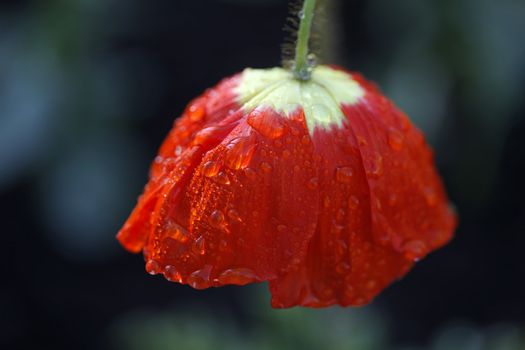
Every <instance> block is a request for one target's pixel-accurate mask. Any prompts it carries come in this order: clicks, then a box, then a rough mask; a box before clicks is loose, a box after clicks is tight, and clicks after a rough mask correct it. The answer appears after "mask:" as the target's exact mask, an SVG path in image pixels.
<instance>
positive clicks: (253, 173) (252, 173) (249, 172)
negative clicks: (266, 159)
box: [244, 168, 257, 180]
mask: <svg viewBox="0 0 525 350" xmlns="http://www.w3.org/2000/svg"><path fill="white" fill-rule="evenodd" d="M244 175H246V177H247V178H248V179H250V180H255V178H256V177H257V172H256V171H255V170H253V169H252V168H246V169H244Z"/></svg>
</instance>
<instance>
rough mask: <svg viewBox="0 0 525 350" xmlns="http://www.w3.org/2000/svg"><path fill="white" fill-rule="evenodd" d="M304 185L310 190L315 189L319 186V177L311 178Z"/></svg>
mask: <svg viewBox="0 0 525 350" xmlns="http://www.w3.org/2000/svg"><path fill="white" fill-rule="evenodd" d="M306 186H307V187H308V188H309V189H311V190H315V189H316V188H317V187H318V186H319V179H317V178H316V177H313V178H311V179H310V181H308V184H307V185H306Z"/></svg>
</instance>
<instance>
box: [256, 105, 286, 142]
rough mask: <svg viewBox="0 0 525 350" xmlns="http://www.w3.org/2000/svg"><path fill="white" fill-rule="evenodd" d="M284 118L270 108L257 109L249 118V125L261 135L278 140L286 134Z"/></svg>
mask: <svg viewBox="0 0 525 350" xmlns="http://www.w3.org/2000/svg"><path fill="white" fill-rule="evenodd" d="M282 119H283V118H282V117H281V116H280V115H279V114H278V113H277V112H275V111H274V110H272V109H270V108H268V107H259V108H255V109H254V110H253V111H252V112H251V113H250V114H249V115H248V118H247V123H248V124H249V125H250V126H251V127H252V128H254V129H255V130H257V131H258V132H259V133H260V134H261V135H263V136H265V137H267V138H269V139H276V138H278V137H281V136H282V134H283V133H284V124H283V121H282Z"/></svg>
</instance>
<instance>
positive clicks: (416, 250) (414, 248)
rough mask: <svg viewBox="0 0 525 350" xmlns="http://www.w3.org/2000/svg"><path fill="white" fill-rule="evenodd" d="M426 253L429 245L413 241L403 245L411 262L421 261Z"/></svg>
mask: <svg viewBox="0 0 525 350" xmlns="http://www.w3.org/2000/svg"><path fill="white" fill-rule="evenodd" d="M426 251H427V245H426V244H425V242H423V241H419V240H412V241H408V242H406V243H405V244H404V245H403V252H404V253H405V257H406V258H407V259H409V260H414V261H417V260H419V259H421V258H422V257H423V255H425V253H426Z"/></svg>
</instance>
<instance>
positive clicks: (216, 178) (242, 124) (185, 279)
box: [147, 108, 319, 288]
mask: <svg viewBox="0 0 525 350" xmlns="http://www.w3.org/2000/svg"><path fill="white" fill-rule="evenodd" d="M305 140H309V136H308V129H307V127H306V124H305V122H304V117H303V116H302V114H301V115H298V116H297V117H295V118H294V117H292V118H286V119H285V118H284V117H283V116H282V115H280V114H278V113H276V112H275V111H273V110H272V109H271V108H260V109H257V110H254V111H252V112H251V113H249V114H248V115H246V116H242V118H240V119H239V120H238V125H236V126H235V128H234V129H233V130H232V131H231V132H229V134H228V135H227V136H225V137H224V138H223V141H222V142H220V144H218V145H217V146H216V147H211V148H210V150H209V151H208V152H206V153H205V154H204V155H203V157H202V160H200V163H199V164H198V166H197V167H196V169H195V171H194V172H193V174H192V179H191V183H189V182H185V183H184V184H182V187H181V189H182V192H180V193H179V192H177V191H176V190H175V191H173V190H172V191H173V193H177V195H179V196H180V198H179V200H177V201H175V202H174V199H173V196H174V194H173V193H170V194H168V195H167V196H166V200H165V201H164V203H163V205H162V206H160V207H159V208H157V209H156V210H155V211H156V212H159V213H163V215H161V216H159V217H158V218H157V219H156V227H161V228H163V229H161V230H157V231H155V234H154V235H153V236H152V237H154V238H153V239H152V240H151V242H150V245H151V249H148V252H149V255H148V257H147V259H151V260H155V261H156V262H157V265H158V266H159V267H160V269H161V270H162V269H164V273H165V275H166V277H168V278H170V275H171V274H172V271H173V270H176V271H177V278H178V279H179V281H181V282H182V283H188V284H190V285H192V286H193V287H195V288H207V287H210V286H219V285H224V284H246V283H250V282H254V281H264V280H268V279H272V278H275V277H277V276H278V275H279V274H282V273H284V272H286V271H288V270H289V269H290V268H291V266H292V265H298V264H300V263H301V261H302V257H304V255H305V254H306V250H307V245H308V242H309V240H310V238H311V236H312V235H313V233H314V231H315V225H316V218H317V214H318V202H319V200H318V192H317V191H316V188H312V186H310V187H308V184H309V183H310V182H312V181H315V179H316V177H317V171H318V166H317V165H316V164H314V162H315V160H314V159H313V152H312V150H311V148H312V145H311V143H310V142H305ZM179 172H180V171H179ZM188 181H189V180H188ZM177 183H181V181H180V180H179V181H177ZM176 187H178V186H176ZM184 188H186V189H185V190H184ZM167 223H168V224H167ZM170 225H171V226H172V227H175V229H173V230H171V231H170V230H167V229H165V228H166V227H170ZM183 228H187V229H183ZM183 230H184V231H183ZM181 231H183V234H181ZM171 232H173V233H171ZM174 252H175V253H174ZM203 271H204V272H203Z"/></svg>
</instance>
